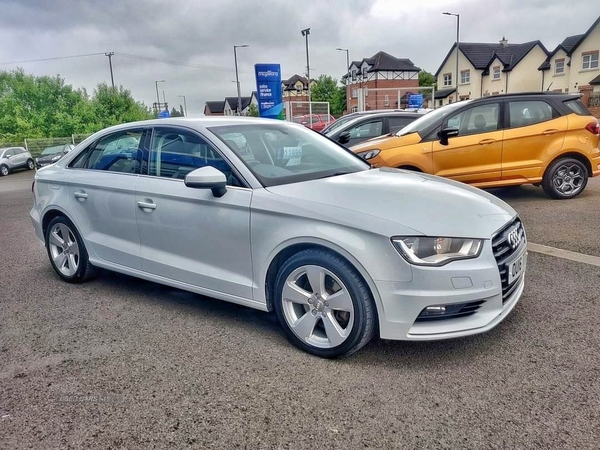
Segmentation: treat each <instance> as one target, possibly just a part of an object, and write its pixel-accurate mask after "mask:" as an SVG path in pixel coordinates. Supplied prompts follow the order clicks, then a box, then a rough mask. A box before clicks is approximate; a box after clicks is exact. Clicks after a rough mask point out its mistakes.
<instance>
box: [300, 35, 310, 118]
mask: <svg viewBox="0 0 600 450" xmlns="http://www.w3.org/2000/svg"><path fill="white" fill-rule="evenodd" d="M300 33H302V36H304V37H305V38H306V79H307V81H308V117H309V122H310V125H311V128H312V101H311V95H310V59H309V57H308V35H309V34H310V28H305V29H304V30H301V31H300Z"/></svg>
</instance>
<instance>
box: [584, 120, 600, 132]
mask: <svg viewBox="0 0 600 450" xmlns="http://www.w3.org/2000/svg"><path fill="white" fill-rule="evenodd" d="M585 129H586V130H588V131H589V132H590V133H592V134H596V135H598V134H600V124H599V123H598V121H596V122H590V123H588V124H587V125H586V126H585Z"/></svg>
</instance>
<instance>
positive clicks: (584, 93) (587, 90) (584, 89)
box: [579, 85, 600, 119]
mask: <svg viewBox="0 0 600 450" xmlns="http://www.w3.org/2000/svg"><path fill="white" fill-rule="evenodd" d="M593 90H594V89H593V86H592V85H587V86H581V87H580V88H579V92H580V93H581V101H582V102H583V104H584V105H585V106H586V107H587V109H589V110H590V112H591V113H592V115H594V117H596V118H598V119H600V106H592V105H590V97H591V95H592V91H593Z"/></svg>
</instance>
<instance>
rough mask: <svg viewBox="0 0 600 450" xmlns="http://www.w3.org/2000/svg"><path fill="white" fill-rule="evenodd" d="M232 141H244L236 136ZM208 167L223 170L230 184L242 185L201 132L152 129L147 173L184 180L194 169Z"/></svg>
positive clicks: (162, 128) (164, 128) (235, 142)
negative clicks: (199, 133)
mask: <svg viewBox="0 0 600 450" xmlns="http://www.w3.org/2000/svg"><path fill="white" fill-rule="evenodd" d="M232 142H233V143H234V144H235V145H238V143H239V144H242V142H243V141H242V140H241V139H240V138H239V137H237V138H232ZM232 145H233V144H232ZM206 166H212V167H214V168H215V169H218V170H220V171H221V172H223V173H224V174H225V176H226V177H227V183H228V184H229V185H232V186H242V184H241V183H240V182H239V180H238V178H237V177H236V176H235V175H234V174H233V172H232V170H231V167H230V166H229V164H228V163H227V162H226V161H225V160H224V159H223V157H222V156H221V155H220V153H219V152H218V151H217V150H216V149H215V148H214V147H212V146H211V145H210V144H208V143H207V142H206V141H205V140H204V139H203V138H202V137H201V136H199V135H198V134H196V133H193V132H191V131H188V130H181V129H177V128H168V127H156V128H155V129H154V130H153V132H152V140H151V142H150V161H149V165H148V167H149V170H148V175H153V176H157V177H162V178H175V179H179V180H183V179H184V178H185V176H186V175H187V174H188V173H190V172H191V171H193V170H195V169H198V168H200V167H206Z"/></svg>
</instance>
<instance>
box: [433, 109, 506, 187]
mask: <svg viewBox="0 0 600 450" xmlns="http://www.w3.org/2000/svg"><path fill="white" fill-rule="evenodd" d="M499 113H500V104H499V103H486V104H483V105H478V106H474V107H472V108H467V109H464V110H462V111H460V112H458V113H455V114H453V115H451V116H449V117H448V118H447V119H445V120H444V123H443V125H442V129H443V128H450V127H451V128H458V130H459V135H458V136H456V137H452V138H450V139H449V140H448V145H442V144H441V143H440V141H439V140H437V141H434V143H433V169H434V174H435V175H439V176H442V177H447V178H452V179H454V180H457V181H462V182H465V183H485V182H488V181H497V180H500V177H501V175H502V139H503V130H502V127H501V126H500V125H499V124H500V121H499Z"/></svg>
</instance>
